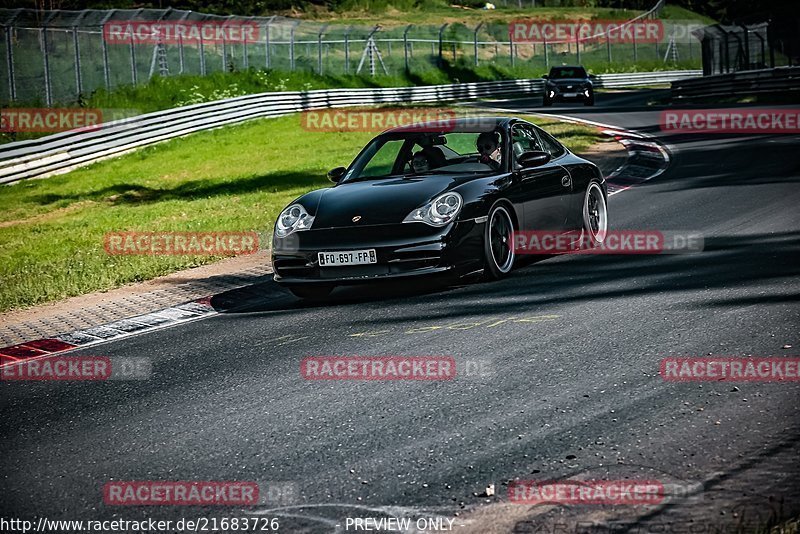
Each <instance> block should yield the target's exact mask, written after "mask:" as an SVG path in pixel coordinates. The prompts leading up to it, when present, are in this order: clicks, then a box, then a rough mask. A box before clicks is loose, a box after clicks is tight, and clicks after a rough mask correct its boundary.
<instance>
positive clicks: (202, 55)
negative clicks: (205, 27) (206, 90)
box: [198, 32, 206, 76]
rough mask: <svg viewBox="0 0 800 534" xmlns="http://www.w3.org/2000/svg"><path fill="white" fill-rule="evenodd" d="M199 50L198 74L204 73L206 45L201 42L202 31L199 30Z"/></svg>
mask: <svg viewBox="0 0 800 534" xmlns="http://www.w3.org/2000/svg"><path fill="white" fill-rule="evenodd" d="M198 50H199V52H200V75H201V76H205V75H206V46H205V44H204V43H203V32H200V46H199V47H198Z"/></svg>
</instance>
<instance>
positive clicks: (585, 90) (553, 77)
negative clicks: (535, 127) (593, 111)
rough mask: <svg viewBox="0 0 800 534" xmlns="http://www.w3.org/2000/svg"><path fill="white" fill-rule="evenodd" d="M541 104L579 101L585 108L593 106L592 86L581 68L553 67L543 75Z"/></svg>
mask: <svg viewBox="0 0 800 534" xmlns="http://www.w3.org/2000/svg"><path fill="white" fill-rule="evenodd" d="M543 78H544V95H543V96H542V104H543V105H545V106H549V105H551V104H552V103H553V102H556V101H568V100H579V101H582V102H583V103H584V105H587V106H593V105H594V85H593V84H592V80H591V76H590V75H588V74H587V73H586V69H584V68H583V67H553V68H551V69H550V74H545V75H544V76H543Z"/></svg>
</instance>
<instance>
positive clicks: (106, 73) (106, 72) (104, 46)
mask: <svg viewBox="0 0 800 534" xmlns="http://www.w3.org/2000/svg"><path fill="white" fill-rule="evenodd" d="M114 11H115V10H114V9H112V10H111V11H109V12H108V15H106V16H105V17H104V18H103V20H102V21H101V22H100V49H101V50H102V53H103V81H104V82H105V84H106V90H109V89H111V69H110V67H109V65H108V43H106V33H105V25H106V22H108V20H109V19H110V18H111V17H112V16H114Z"/></svg>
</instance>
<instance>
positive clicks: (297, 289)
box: [286, 284, 333, 300]
mask: <svg viewBox="0 0 800 534" xmlns="http://www.w3.org/2000/svg"><path fill="white" fill-rule="evenodd" d="M286 289H288V290H289V291H291V292H292V294H293V295H294V296H295V297H299V298H301V299H306V300H320V299H324V298H325V297H327V296H328V295H330V294H331V291H333V286H332V285H329V284H308V285H297V286H288V287H287V288H286Z"/></svg>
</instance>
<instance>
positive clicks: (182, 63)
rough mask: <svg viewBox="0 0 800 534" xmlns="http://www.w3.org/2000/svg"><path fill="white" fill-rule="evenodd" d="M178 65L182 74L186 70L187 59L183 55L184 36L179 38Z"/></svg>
mask: <svg viewBox="0 0 800 534" xmlns="http://www.w3.org/2000/svg"><path fill="white" fill-rule="evenodd" d="M178 63H179V65H178V66H179V67H180V74H183V71H184V70H185V69H186V58H185V57H184V55H183V35H179V36H178Z"/></svg>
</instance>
